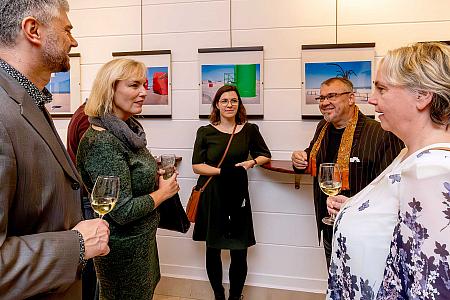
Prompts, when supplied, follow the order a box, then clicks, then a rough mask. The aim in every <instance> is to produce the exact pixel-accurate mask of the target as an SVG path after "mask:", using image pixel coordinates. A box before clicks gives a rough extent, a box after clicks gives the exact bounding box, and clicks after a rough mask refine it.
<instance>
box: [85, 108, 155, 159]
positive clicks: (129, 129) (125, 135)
mask: <svg viewBox="0 0 450 300" xmlns="http://www.w3.org/2000/svg"><path fill="white" fill-rule="evenodd" d="M89 123H91V124H92V125H95V126H99V127H102V128H105V129H106V130H108V131H109V132H111V133H112V134H113V135H114V136H115V137H116V138H118V139H119V140H120V141H121V142H123V143H124V144H125V145H127V146H128V147H129V148H130V149H131V150H133V151H136V150H139V149H141V148H144V147H145V146H147V140H146V139H145V132H144V128H143V127H142V125H141V124H140V123H139V122H138V121H137V120H136V119H135V118H134V117H131V118H129V119H128V120H126V121H123V120H121V119H119V118H118V117H116V116H115V115H110V114H108V115H104V116H101V117H89Z"/></svg>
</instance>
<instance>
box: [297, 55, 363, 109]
mask: <svg viewBox="0 0 450 300" xmlns="http://www.w3.org/2000/svg"><path fill="white" fill-rule="evenodd" d="M331 77H345V78H347V79H349V80H350V81H351V82H352V83H353V88H354V92H355V97H356V104H367V103H368V102H367V101H368V100H369V96H370V95H371V94H372V62H371V61H350V62H320V63H305V94H306V99H305V103H306V104H307V105H308V104H314V105H317V104H318V102H317V100H316V98H317V97H318V96H319V95H320V84H321V83H322V82H323V81H325V80H327V79H328V78H331Z"/></svg>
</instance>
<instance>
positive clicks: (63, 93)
mask: <svg viewBox="0 0 450 300" xmlns="http://www.w3.org/2000/svg"><path fill="white" fill-rule="evenodd" d="M69 57H70V71H67V72H58V73H52V75H51V77H50V81H49V83H48V84H47V85H46V86H45V87H46V88H47V89H48V90H49V91H50V93H52V95H53V101H52V102H50V103H47V104H46V105H45V107H46V108H47V110H48V111H49V113H50V114H51V115H52V116H53V117H61V118H69V117H71V116H72V114H73V113H74V112H75V110H76V109H77V108H78V107H79V106H80V105H81V91H80V54H79V53H70V54H69Z"/></svg>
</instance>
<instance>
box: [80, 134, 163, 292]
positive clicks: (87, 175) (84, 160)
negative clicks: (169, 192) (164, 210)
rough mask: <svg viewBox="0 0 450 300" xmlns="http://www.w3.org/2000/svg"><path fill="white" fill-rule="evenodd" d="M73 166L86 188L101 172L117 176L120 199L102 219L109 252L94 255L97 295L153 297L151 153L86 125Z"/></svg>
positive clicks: (156, 270)
mask: <svg viewBox="0 0 450 300" xmlns="http://www.w3.org/2000/svg"><path fill="white" fill-rule="evenodd" d="M77 167H78V170H79V172H80V174H81V177H82V179H83V182H84V184H85V185H86V187H87V189H88V191H92V188H93V186H94V183H95V179H96V178H97V176H99V175H114V176H119V177H120V195H119V200H118V201H117V204H116V206H115V207H114V209H113V210H112V211H111V212H110V213H109V214H107V215H106V216H105V217H104V218H105V220H106V221H107V222H108V223H109V226H110V227H109V228H110V231H111V235H110V240H109V247H110V249H111V252H110V253H109V254H108V255H106V256H103V257H97V258H95V259H94V264H95V269H96V272H97V278H98V279H99V281H100V299H145V300H149V299H152V297H153V291H154V289H155V287H156V285H157V283H158V281H159V279H160V270H159V262H158V249H157V245H156V230H157V227H158V223H159V213H158V211H157V210H155V203H154V201H153V199H152V198H151V197H150V193H151V192H153V191H154V187H155V180H156V168H157V164H156V161H155V159H154V157H153V156H152V155H151V154H150V152H149V151H148V149H146V148H145V147H144V148H142V149H139V150H137V151H132V150H130V149H129V148H128V147H127V146H126V145H125V144H124V143H122V142H121V141H120V140H119V139H117V138H116V137H115V136H114V135H112V134H111V133H110V132H109V131H107V130H104V131H97V130H94V129H92V128H89V129H88V130H87V131H86V133H85V135H84V137H83V139H82V140H81V142H80V145H79V148H78V154H77Z"/></svg>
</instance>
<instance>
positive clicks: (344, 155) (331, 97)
mask: <svg viewBox="0 0 450 300" xmlns="http://www.w3.org/2000/svg"><path fill="white" fill-rule="evenodd" d="M316 100H317V101H318V102H319V109H320V112H321V113H322V115H323V117H324V119H323V120H322V121H320V122H319V124H318V125H317V128H316V132H315V134H314V137H313V139H312V141H311V143H310V145H309V147H308V148H306V149H305V150H298V151H294V152H293V153H292V163H293V165H294V169H295V171H296V172H297V173H308V174H311V175H312V176H313V192H314V206H315V211H316V222H317V230H318V237H319V240H320V236H321V234H322V241H323V245H324V248H325V257H326V260H327V267H329V265H330V259H331V242H332V238H333V226H330V225H325V224H323V223H322V221H321V220H322V218H323V217H326V216H327V215H328V213H327V205H326V199H327V195H325V194H324V193H322V192H321V190H320V187H319V183H318V180H317V173H318V170H319V165H320V164H321V163H337V164H338V165H339V167H340V170H341V173H342V191H341V194H342V195H344V196H347V197H351V196H353V195H355V194H356V193H358V192H359V191H360V190H362V189H363V188H364V187H365V186H366V185H368V184H369V183H370V182H371V181H372V180H373V179H375V178H376V177H377V176H378V175H379V174H380V173H381V172H382V171H383V170H384V169H385V168H386V167H387V166H388V165H389V164H390V163H391V162H392V160H393V159H394V158H395V157H396V156H397V154H398V153H399V152H400V150H401V149H402V148H403V143H402V142H401V141H400V140H399V139H398V138H397V137H396V136H395V135H393V134H392V133H390V132H387V131H384V130H383V129H382V128H381V126H380V123H379V122H377V121H375V120H373V119H371V118H369V117H367V116H365V115H364V114H363V113H362V112H360V111H359V109H358V106H357V105H355V94H354V92H353V84H352V82H351V81H350V80H348V79H347V78H341V77H333V78H330V79H327V80H325V81H324V82H323V83H322V84H321V86H320V96H319V97H317V98H316Z"/></svg>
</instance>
